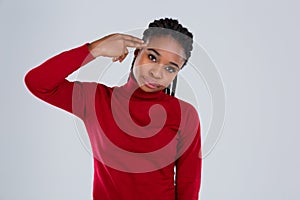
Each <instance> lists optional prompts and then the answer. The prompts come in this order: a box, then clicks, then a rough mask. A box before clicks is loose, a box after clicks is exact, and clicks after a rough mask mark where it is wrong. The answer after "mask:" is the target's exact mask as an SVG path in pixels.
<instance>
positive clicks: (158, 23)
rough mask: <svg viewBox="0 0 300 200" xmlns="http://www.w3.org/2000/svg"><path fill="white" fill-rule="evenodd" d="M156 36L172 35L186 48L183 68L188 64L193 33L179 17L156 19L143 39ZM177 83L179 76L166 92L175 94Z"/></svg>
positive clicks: (145, 32)
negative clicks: (181, 22)
mask: <svg viewBox="0 0 300 200" xmlns="http://www.w3.org/2000/svg"><path fill="white" fill-rule="evenodd" d="M154 36H172V37H173V38H174V39H175V40H176V41H177V42H178V43H179V44H180V45H181V46H182V47H183V49H184V52H185V56H186V59H185V62H184V64H183V65H182V68H183V67H184V66H185V65H186V63H187V61H188V59H189V58H190V56H191V51H192V50H193V34H192V33H191V32H189V31H188V29H187V28H186V27H183V26H182V25H181V24H180V23H179V22H178V20H177V19H171V18H164V19H163V18H162V19H158V20H154V21H153V22H151V23H150V24H149V26H148V28H147V29H146V30H145V31H144V33H143V40H144V41H147V40H149V39H150V38H151V37H154ZM134 62H135V57H134V59H133V62H132V65H131V71H132V68H133V66H134ZM176 85H177V76H176V77H175V78H174V80H173V82H172V83H171V84H170V85H169V86H168V87H166V88H165V89H164V92H165V93H166V94H169V95H171V96H174V95H175V90H176Z"/></svg>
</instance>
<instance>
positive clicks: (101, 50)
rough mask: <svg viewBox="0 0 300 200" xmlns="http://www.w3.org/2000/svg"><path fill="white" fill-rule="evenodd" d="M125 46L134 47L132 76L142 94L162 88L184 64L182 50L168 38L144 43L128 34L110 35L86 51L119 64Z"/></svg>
mask: <svg viewBox="0 0 300 200" xmlns="http://www.w3.org/2000/svg"><path fill="white" fill-rule="evenodd" d="M129 47H131V48H136V50H135V56H136V60H135V63H134V66H133V74H134V77H135V79H136V81H137V83H138V84H139V86H140V88H141V89H142V90H144V91H145V92H156V91H159V90H163V89H164V88H166V87H167V86H168V85H169V84H170V83H171V82H172V81H173V80H174V78H175V77H176V75H177V74H178V72H179V71H180V69H181V68H182V66H183V64H184V61H185V53H184V49H183V48H182V46H181V45H180V44H179V43H178V42H177V41H176V40H175V39H173V38H172V37H171V36H160V37H158V36H156V37H153V38H150V39H149V41H147V43H144V41H143V40H142V39H139V38H137V37H134V36H131V35H125V34H111V35H108V36H105V37H103V38H101V39H99V40H96V41H94V42H92V43H91V44H90V45H89V47H88V48H89V50H90V52H91V54H92V55H93V56H94V57H99V56H104V57H111V58H112V61H113V62H116V61H119V62H122V61H123V60H124V59H125V58H126V56H127V55H128V48H129Z"/></svg>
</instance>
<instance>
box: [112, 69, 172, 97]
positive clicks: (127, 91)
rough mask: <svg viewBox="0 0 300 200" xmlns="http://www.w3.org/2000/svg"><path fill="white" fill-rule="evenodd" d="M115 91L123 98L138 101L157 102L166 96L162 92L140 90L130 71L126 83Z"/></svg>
mask: <svg viewBox="0 0 300 200" xmlns="http://www.w3.org/2000/svg"><path fill="white" fill-rule="evenodd" d="M117 90H118V92H120V94H122V95H123V96H126V97H129V98H131V99H140V100H159V99H162V98H163V97H164V96H165V95H166V94H165V93H164V92H163V91H162V90H159V91H156V92H145V91H144V90H142V89H141V88H140V87H139V85H138V83H137V81H136V79H135V77H134V75H133V72H132V71H131V72H130V75H129V80H128V82H127V83H125V84H124V85H122V86H120V87H118V88H117Z"/></svg>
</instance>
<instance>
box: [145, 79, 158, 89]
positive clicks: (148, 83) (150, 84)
mask: <svg viewBox="0 0 300 200" xmlns="http://www.w3.org/2000/svg"><path fill="white" fill-rule="evenodd" d="M143 79H144V84H145V85H146V86H147V87H149V88H151V89H156V88H159V87H160V84H158V83H156V82H155V81H152V80H151V79H148V78H145V77H144V78H143Z"/></svg>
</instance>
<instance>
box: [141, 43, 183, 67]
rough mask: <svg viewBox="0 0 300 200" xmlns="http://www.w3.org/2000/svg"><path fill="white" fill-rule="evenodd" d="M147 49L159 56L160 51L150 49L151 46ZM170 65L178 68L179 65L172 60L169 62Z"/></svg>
mask: <svg viewBox="0 0 300 200" xmlns="http://www.w3.org/2000/svg"><path fill="white" fill-rule="evenodd" d="M147 50H150V51H153V52H154V53H156V54H157V55H158V56H160V53H158V52H157V51H156V50H155V49H152V48H147ZM169 63H170V64H171V65H174V66H176V67H177V68H178V69H180V67H179V66H178V64H177V63H174V62H172V61H171V62H169Z"/></svg>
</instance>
